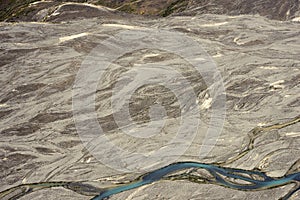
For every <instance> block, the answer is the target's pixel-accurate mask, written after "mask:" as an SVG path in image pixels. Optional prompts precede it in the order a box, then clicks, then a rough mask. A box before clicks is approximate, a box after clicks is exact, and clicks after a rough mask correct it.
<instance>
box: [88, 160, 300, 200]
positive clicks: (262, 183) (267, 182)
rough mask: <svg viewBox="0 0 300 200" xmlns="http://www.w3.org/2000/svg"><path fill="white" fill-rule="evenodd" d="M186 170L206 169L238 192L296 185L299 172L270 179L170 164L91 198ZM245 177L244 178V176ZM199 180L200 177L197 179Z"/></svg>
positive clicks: (205, 166) (198, 165)
mask: <svg viewBox="0 0 300 200" xmlns="http://www.w3.org/2000/svg"><path fill="white" fill-rule="evenodd" d="M188 168H201V169H206V170H207V171H208V172H209V173H211V174H212V175H213V176H214V177H215V181H216V183H217V184H219V185H222V186H225V187H230V188H232V189H238V190H258V189H267V188H272V187H276V186H281V185H286V184H289V183H292V182H295V183H298V185H299V182H300V172H297V173H294V174H289V175H287V176H284V177H281V178H272V177H269V176H267V175H266V174H264V173H262V172H258V171H248V170H242V169H234V168H225V167H220V166H217V165H212V164H203V163H197V162H178V163H173V164H170V165H168V166H166V167H163V168H160V169H157V170H154V171H152V172H149V173H147V174H145V175H143V176H142V177H141V180H140V181H137V182H133V183H129V184H126V185H122V186H119V187H115V188H112V189H108V190H106V191H104V192H102V193H100V194H99V195H97V196H95V197H94V198H92V200H103V199H107V198H108V197H110V196H111V195H114V194H118V193H121V192H124V191H127V190H131V189H134V188H138V187H141V186H143V185H147V184H150V183H153V182H155V181H159V180H161V179H162V178H163V177H164V176H166V175H168V174H170V173H173V172H176V171H178V170H182V169H188ZM243 174H244V175H246V176H244V175H243ZM221 175H222V176H226V177H228V178H235V179H239V180H243V181H247V182H249V184H244V185H243V184H237V183H232V182H228V181H227V180H225V179H224V178H222V177H221ZM247 175H258V176H260V177H261V178H260V180H255V179H252V178H250V177H251V176H247ZM199 178H201V177H199ZM299 189H300V187H297V188H295V189H294V190H293V191H292V192H290V193H289V194H287V195H286V196H285V197H284V198H283V200H284V199H288V198H289V197H290V196H291V195H293V194H294V193H295V192H296V191H298V190H299Z"/></svg>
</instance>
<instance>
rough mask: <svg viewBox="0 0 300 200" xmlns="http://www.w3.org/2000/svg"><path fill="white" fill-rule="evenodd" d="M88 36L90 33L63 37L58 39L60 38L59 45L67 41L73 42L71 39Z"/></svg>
mask: <svg viewBox="0 0 300 200" xmlns="http://www.w3.org/2000/svg"><path fill="white" fill-rule="evenodd" d="M89 34H90V33H79V34H76V35H69V36H65V37H60V38H59V43H61V42H65V41H68V40H73V39H75V38H79V37H83V36H87V35H89Z"/></svg>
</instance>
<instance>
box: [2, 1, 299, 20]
mask: <svg viewBox="0 0 300 200" xmlns="http://www.w3.org/2000/svg"><path fill="white" fill-rule="evenodd" d="M0 2H1V3H0V20H1V21H3V20H6V21H47V17H46V16H47V15H50V14H51V13H53V12H55V10H56V9H57V8H58V7H59V6H60V5H62V4H65V2H74V3H89V4H93V5H101V6H106V7H109V8H113V9H115V10H118V11H122V12H126V13H132V14H138V15H146V16H163V17H166V16H169V15H177V14H178V13H179V15H188V16H194V15H198V14H221V15H240V14H257V15H261V16H265V17H267V18H269V19H276V20H282V21H285V20H291V19H294V18H299V17H300V3H299V0H253V1H247V0H232V1H228V0H218V1H214V0H201V1H198V0H152V1H148V0H69V1H63V0H43V1H39V0H13V1H12V0H1V1H0ZM73 9H74V10H73V12H75V10H76V11H77V12H78V11H79V9H78V8H73ZM69 11H70V10H69ZM89 11H91V10H89ZM84 13H86V12H85V11H83V12H80V15H79V14H78V15H77V17H79V16H81V17H85V18H86V17H95V15H97V12H96V11H95V10H93V11H92V13H90V15H87V14H84ZM100 15H101V14H100ZM298 20H299V19H298Z"/></svg>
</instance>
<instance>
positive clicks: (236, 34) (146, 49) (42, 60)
mask: <svg viewBox="0 0 300 200" xmlns="http://www.w3.org/2000/svg"><path fill="white" fill-rule="evenodd" d="M125 2H127V3H128V4H130V5H131V4H134V3H141V4H142V5H143V6H145V7H146V6H147V5H146V1H139V2H132V1H130V3H129V1H125ZM147 2H149V1H147ZM155 2H156V1H153V2H152V3H155ZM157 2H159V1H157ZM167 2H168V6H170V5H171V4H172V5H173V6H175V1H167ZM182 2H183V1H176V5H177V4H179V3H180V5H182V6H183V7H184V9H182V10H181V6H178V10H177V11H178V12H177V11H174V12H173V11H172V12H171V15H169V13H167V14H166V15H169V16H168V17H165V18H160V17H158V16H155V15H156V14H158V13H160V14H161V12H162V10H163V9H162V8H158V10H159V11H160V12H158V11H157V10H153V11H151V12H153V13H150V11H149V14H153V16H151V17H149V16H148V17H146V16H143V15H133V14H128V13H124V12H121V10H122V9H114V8H116V7H118V8H119V7H120V6H121V7H122V5H124V4H122V5H119V4H118V1H111V2H109V1H107V2H105V3H107V6H109V5H108V3H114V4H113V6H111V7H112V8H108V7H104V6H100V5H97V6H95V5H92V4H86V3H83V4H82V3H70V2H69V3H62V2H60V1H44V2H39V3H33V4H28V5H27V6H25V7H22V12H19V15H16V14H15V15H14V14H13V13H15V10H14V11H13V12H11V14H9V15H7V16H4V15H2V20H3V19H4V18H5V19H6V20H7V21H6V22H1V23H0V58H1V59H0V74H1V79H0V80H1V90H0V119H1V121H0V134H1V140H0V181H1V183H2V184H1V186H0V191H5V190H6V189H9V188H12V187H14V186H18V185H21V186H20V187H19V188H17V189H16V190H7V191H6V192H2V193H0V198H1V199H17V198H20V199H41V198H43V199H90V198H92V197H94V196H95V195H97V194H98V193H100V192H101V191H103V190H104V189H106V188H109V187H115V186H118V185H120V183H130V182H131V181H134V180H136V179H138V177H139V176H142V175H144V174H145V173H146V172H147V170H146V172H142V171H134V172H131V171H125V172H124V171H120V170H117V169H116V168H112V167H109V166H107V165H105V164H103V163H102V162H100V161H101V160H102V159H103V160H105V159H106V158H112V157H114V153H115V151H114V150H115V149H113V150H112V149H105V148H103V149H104V151H103V152H102V151H101V154H97V155H95V154H94V153H95V151H94V150H93V149H92V148H89V146H87V141H85V138H83V137H82V135H81V136H79V135H78V132H80V131H83V132H85V133H86V134H87V137H90V139H91V138H92V137H94V136H95V135H94V133H93V132H92V130H93V129H92V128H93V126H92V125H91V123H90V121H89V120H90V117H91V116H92V115H91V110H89V108H86V107H84V105H85V104H83V107H80V106H81V105H80V104H76V103H78V102H80V101H82V102H84V103H86V102H85V100H86V99H88V100H93V99H94V101H95V103H94V104H93V106H94V107H93V108H94V110H95V113H96V114H95V116H96V117H95V118H96V120H97V122H98V123H99V124H100V125H101V127H102V130H103V132H104V133H105V135H106V136H107V138H108V139H109V141H110V142H113V143H114V144H115V145H116V146H118V147H120V148H122V149H126V150H127V151H129V152H139V153H146V154H147V153H148V154H151V153H152V152H155V151H156V150H157V149H164V148H168V145H169V143H171V145H174V146H176V145H178V144H177V143H175V142H174V143H172V142H173V140H172V138H174V137H176V133H177V132H176V130H177V129H178V128H180V126H182V124H181V123H180V120H182V119H183V118H184V117H186V116H188V117H189V116H193V117H194V116H196V118H197V119H199V120H201V123H200V124H199V126H198V127H196V128H198V129H197V130H196V131H195V130H194V128H195V125H194V124H190V125H189V126H186V127H184V130H185V131H186V133H190V132H194V133H195V134H196V135H195V136H194V137H193V138H192V140H191V144H189V146H188V148H187V149H186V151H183V152H177V151H174V152H169V154H167V155H168V156H165V157H163V159H166V160H168V159H169V158H170V160H173V158H174V157H176V156H177V154H178V153H182V155H180V156H179V157H178V158H176V159H175V160H174V162H175V161H176V162H178V161H181V162H184V161H197V162H201V163H210V164H214V165H218V166H222V167H225V168H228V167H230V168H234V169H242V170H251V171H253V170H254V171H259V172H262V173H265V174H266V175H267V176H269V177H273V178H276V177H283V176H287V175H289V174H292V173H299V171H300V162H299V155H300V149H299V142H300V132H299V121H300V116H299V113H300V112H299V111H300V87H299V86H300V84H299V83H300V58H299V55H300V37H299V36H300V23H299V22H298V21H297V17H299V13H298V14H297V12H299V11H298V10H297V9H299V2H298V1H296V0H294V1H292V0H290V1H284V3H283V4H280V5H279V3H278V2H279V1H251V2H252V3H249V4H247V3H245V1H237V2H238V3H232V4H228V3H226V2H227V1H220V3H219V4H218V5H214V4H207V5H202V4H200V3H195V2H196V1H195V2H193V1H189V2H188V3H187V4H181V3H182ZM203 2H204V1H203ZM205 2H209V1H205ZM222 2H224V3H223V5H225V3H226V6H221V5H222ZM231 2H234V1H231ZM248 2H250V1H248ZM281 2H282V1H281ZM27 3H30V2H29V1H28V2H27ZM21 4H22V3H20V5H21ZM102 4H104V1H102ZM3 5H4V4H2V5H1V6H3ZM6 5H9V4H6ZM22 5H23V4H22ZM159 5H160V6H162V5H161V4H159ZM272 5H274V6H272ZM143 6H141V7H139V8H142V7H143ZM249 6H250V7H253V9H251V12H250V11H249ZM179 7H180V9H179ZM266 7H267V8H270V7H272V8H273V9H271V11H270V12H266V9H265V8H266ZM6 8H7V7H6ZM19 8H20V7H19V6H16V7H15V8H14V9H16V10H18V9H19ZM123 8H124V7H123ZM233 8H238V9H233ZM31 9H32V10H31ZM176 9H177V8H176ZM176 9H172V10H176ZM169 10H170V9H169ZM204 10H207V11H209V13H210V14H204V13H207V12H206V11H205V12H204ZM278 10H280V12H278ZM1 11H2V10H1ZM25 11H26V12H27V14H25V13H24V12H25ZM135 12H140V10H137V11H134V12H133V13H135ZM257 13H260V14H262V15H264V16H267V17H268V18H271V19H268V18H267V17H263V16H259V15H240V14H257ZM287 13H289V14H288V15H287ZM140 14H143V13H140ZM144 14H147V12H146V11H145V12H144ZM218 14H222V15H218ZM273 19H280V20H285V21H277V20H273ZM11 21H19V22H18V23H12V22H11ZM124 31H127V32H125V35H122V33H123V32H124ZM135 33H136V34H135ZM157 33H160V34H158V35H157ZM120 34H121V35H120ZM126 34H127V35H126ZM143 34H144V35H143ZM151 34H152V35H151ZM164 34H166V35H164ZM168 34H171V35H172V34H173V36H174V37H173V38H176V36H178V37H179V36H180V37H179V38H178V40H177V39H176V40H173V39H172V37H169V38H168V37H164V36H169V35H168ZM141 36H143V37H141ZM123 37H124V38H125V39H124V38H123ZM181 37H183V38H184V37H186V38H190V40H182V41H181V40H180V38H181ZM118 38H121V39H119V40H117V39H118ZM122 38H123V40H122ZM126 38H127V39H128V41H132V43H128V42H126V41H127V40H126ZM116 41H117V42H116ZM145 41H146V42H145ZM147 41H148V42H149V46H147V44H148V43H147ZM152 41H156V42H153V44H152V43H151V42H152ZM189 41H194V42H193V43H189ZM142 42H144V43H145V44H146V46H142V47H143V48H141V49H139V48H137V47H139V45H141V44H142ZM168 42H169V43H168ZM150 44H151V45H150ZM154 44H156V46H154ZM194 44H198V45H199V46H201V47H202V49H203V52H207V55H209V57H210V59H211V61H210V62H208V64H209V65H206V64H207V62H206V61H207V60H209V58H208V57H207V55H205V53H203V52H201V54H200V53H199V55H198V56H203V57H200V59H198V60H200V61H199V62H201V59H203V60H204V61H203V63H202V64H203V66H210V65H215V67H216V68H213V69H214V70H215V71H214V72H216V73H211V71H209V70H207V71H206V70H205V69H208V68H206V67H204V71H203V73H202V72H201V73H200V74H199V73H198V72H197V71H195V69H194V68H193V67H192V64H193V63H191V62H188V61H189V59H187V58H184V57H182V56H180V55H179V54H178V55H177V54H175V53H174V52H173V53H172V52H171V51H167V50H168V48H171V49H174V50H176V51H178V52H182V53H183V54H184V55H187V56H191V58H194V57H192V56H193V55H194V53H197V51H195V52H193V50H194V49H189V48H190V47H191V46H193V45H194ZM122 45H123V46H122ZM176 45H179V46H176ZM180 45H182V46H180ZM150 47H151V48H150ZM154 47H155V48H154ZM179 47H180V48H179ZM135 48H137V49H135ZM195 48H196V47H195ZM103 49H104V50H103ZM123 50H127V51H129V52H127V53H124V54H122V55H121V56H119V57H116V58H114V59H113V60H111V62H110V63H109V65H108V67H107V69H105V70H104V69H103V68H101V67H103V66H101V65H99V63H98V62H100V61H101V62H104V61H103V60H101V59H102V57H105V56H103V55H104V54H105V55H106V56H107V58H110V55H112V54H113V53H116V52H117V53H118V52H122V51H123ZM131 50H132V51H131ZM181 50H182V51H181ZM185 50H190V51H185ZM111 52H112V54H109V53H111ZM116 55H117V54H116ZM105 58H106V57H105ZM112 58H113V57H112ZM205 60H206V61H205ZM109 61H110V60H105V62H106V63H108V62H109ZM197 62H198V61H197ZM91 66H92V68H89V67H91ZM163 66H167V67H168V69H169V71H170V72H168V71H167V73H170V74H171V71H177V72H180V73H179V74H182V77H178V79H172V80H170V81H171V82H172V81H174V84H175V86H174V87H175V89H176V90H175V91H177V92H172V91H170V90H169V89H168V88H166V87H162V85H160V84H158V83H156V84H154V83H155V82H153V81H154V80H166V81H167V80H168V76H165V77H163V76H160V75H161V74H162V75H163V74H164V73H166V69H164V68H163ZM85 69H86V70H87V71H88V72H89V73H88V76H85V74H84V73H81V72H86V71H84V70H85ZM90 69H91V71H90ZM82 70H83V71H82ZM93 70H94V71H93ZM102 71H103V74H102V76H101V77H103V78H101V79H100V78H99V79H98V78H97V76H98V75H99V73H100V72H102ZM152 72H154V74H153V73H152ZM139 73H142V74H139ZM216 74H217V76H216V77H214V76H215V75H216ZM218 75H220V76H221V77H220V76H218ZM174 76H175V75H174ZM207 77H210V78H211V77H214V78H211V79H209V78H208V79H207ZM96 78H97V79H96ZM121 78H122V81H124V82H121V83H119V85H118V81H119V79H121ZM146 78H147V79H149V80H151V81H150V82H147V84H145V86H143V87H136V85H135V84H131V82H134V83H135V82H136V84H137V85H138V84H141V83H144V81H145V80H144V79H146ZM152 79H153V80H152ZM183 79H186V80H188V82H189V83H190V85H191V88H192V90H191V91H193V93H194V94H195V95H196V101H195V102H196V103H195V102H194V101H193V98H192V96H190V95H185V94H186V92H190V90H189V89H187V88H186V87H185V82H184V81H183ZM80 80H84V83H85V84H86V85H81V82H80ZM207 80H214V81H216V82H209V81H207ZM219 82H221V83H222V84H223V85H222V86H220V85H219V84H216V83H219ZM94 85H96V86H97V88H95V91H93V92H94V93H93V94H92V93H89V92H90V87H91V88H92V87H93V86H94ZM223 86H224V91H222V90H221V89H222V87H223ZM116 88H117V89H116ZM220 88H221V89H220ZM77 89H80V90H79V91H80V92H76V91H77ZM119 89H120V90H119ZM131 90H133V91H134V92H133V93H132V94H131V93H129V92H128V91H131ZM119 91H120V92H119ZM123 91H124V92H123ZM188 94H190V93H188ZM223 95H226V100H225V99H224V98H221V100H222V101H221V102H218V100H220V98H219V97H222V96H223ZM180 98H183V101H184V103H185V104H184V105H183V107H182V105H180V101H179V99H180ZM111 99H113V100H111ZM79 100H80V101H79ZM125 100H126V101H128V107H129V108H128V115H125V114H124V115H123V113H125V111H124V110H125V108H126V107H125V106H124V105H125V103H124V105H123V104H121V103H122V102H123V101H124V102H125ZM87 103H89V102H88V101H87ZM159 104H160V105H161V106H162V107H164V109H165V113H163V112H160V111H161V110H160V108H157V109H158V111H159V113H155V109H154V110H153V109H151V106H153V105H154V106H156V105H159ZM223 104H224V105H223ZM76 105H77V106H78V107H76ZM89 105H90V104H89ZM113 106H115V108H114V107H113ZM222 106H225V107H222ZM76 108H77V109H83V110H80V112H79V113H77V112H76V111H77V110H76ZM224 108H226V112H225V113H224V112H223V109H224ZM194 110H199V112H200V115H197V113H196V115H194V112H193V111H194ZM152 111H153V112H154V114H153V113H152ZM214 112H216V113H221V114H220V115H218V116H215V119H213V117H212V115H211V114H212V113H214ZM161 114H162V115H163V116H161ZM225 114H226V116H225ZM151 115H152V116H154V118H151ZM155 117H159V118H155ZM222 117H224V122H223V121H222ZM128 118H131V119H132V120H131V121H130V120H128ZM213 120H215V121H213ZM219 121H220V122H221V124H218V123H215V122H219ZM152 122H153V123H152ZM161 122H164V123H162V124H163V125H162V127H161V128H160V129H159V131H157V132H153V131H152V130H153V129H152V128H153V127H151V125H152V126H154V127H156V126H158V125H157V124H159V125H160V124H161ZM188 122H189V120H188ZM151 123H152V124H151ZM78 124H79V125H80V126H78ZM148 124H150V126H148V127H146V129H142V128H145V126H146V125H148ZM222 125H223V127H222ZM216 127H222V130H221V132H220V135H218V137H216V138H213V140H215V141H216V144H214V143H213V142H212V143H207V146H211V147H212V149H211V151H209V153H208V154H207V155H205V156H203V157H199V150H200V149H201V148H202V144H203V143H204V142H205V141H206V139H205V136H206V133H207V132H208V131H209V130H210V129H211V128H212V129H214V128H216ZM216 129H217V128H216ZM140 130H145V131H140ZM122 131H123V132H122ZM124 132H128V133H135V134H137V135H133V134H132V135H131V134H124ZM88 142H93V140H90V141H88ZM93 145H94V146H93ZM93 145H92V147H94V148H98V147H99V146H98V145H100V147H99V148H100V149H99V151H100V150H101V147H102V146H101V145H103V144H101V143H95V144H93ZM110 150H111V151H110ZM130 156H132V155H130ZM126 158H127V159H130V160H131V162H130V163H126V165H124V169H129V170H132V169H133V167H132V166H131V165H130V164H132V165H134V167H140V166H143V167H145V168H147V167H149V168H151V170H153V169H157V168H160V167H163V166H165V164H170V163H165V161H164V160H161V162H158V161H157V160H155V159H153V160H149V162H148V160H147V162H141V160H139V159H136V157H134V156H133V157H126ZM120 159H123V157H122V158H120ZM99 160H100V161H99ZM116 162H118V160H117V161H116ZM148 164H149V165H148ZM150 164H151V165H150ZM120 166H122V165H120ZM120 166H119V167H120ZM178 173H180V176H178V178H176V177H177V176H175V175H176V174H175V175H174V174H173V175H174V176H173V177H171V176H169V177H165V178H164V179H163V180H158V181H156V182H154V183H152V184H148V185H144V186H142V187H139V188H137V189H133V190H128V191H124V192H121V193H118V194H116V195H112V196H111V197H110V199H128V200H129V199H255V198H256V199H266V200H267V199H280V198H281V197H283V196H285V195H286V194H287V193H289V192H291V191H295V188H297V187H298V188H299V184H300V183H299V181H294V182H293V183H289V184H283V185H279V186H276V187H270V188H259V189H255V190H250V191H243V190H234V189H231V188H227V187H223V186H221V185H220V184H219V183H214V182H209V181H208V182H205V181H202V182H199V181H198V182H197V181H195V179H193V177H194V176H196V175H197V176H201V177H206V178H207V179H209V180H210V179H214V177H211V176H208V175H207V174H204V173H203V172H202V171H199V170H197V169H195V170H193V169H185V170H182V171H179V172H178ZM193 173H196V175H194V174H193ZM187 177H188V178H187ZM251 178H257V177H256V176H255V175H252V176H251ZM257 179H259V177H258V178H257ZM230 181H235V180H233V178H232V179H230ZM66 182H67V183H68V184H67V185H66V184H65V183H66ZM31 183H35V184H33V185H31ZM204 183H205V184H204ZM26 184H27V185H26ZM238 184H244V182H243V181H240V182H238ZM60 186H62V187H60ZM24 188H25V189H24ZM178 188H180V189H178ZM41 189H43V190H41ZM293 189H294V190H293ZM31 191H35V192H32V193H30V192H31ZM26 193H28V195H24V194H26ZM23 195H24V196H23ZM299 195H300V193H299V190H298V192H297V191H296V192H295V193H294V194H292V196H291V198H290V199H298V198H299Z"/></svg>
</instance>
